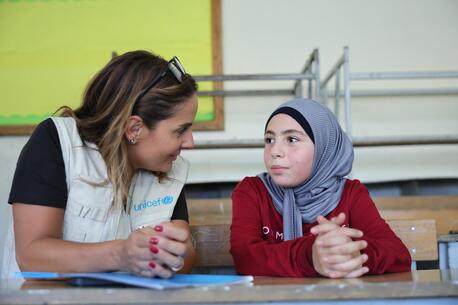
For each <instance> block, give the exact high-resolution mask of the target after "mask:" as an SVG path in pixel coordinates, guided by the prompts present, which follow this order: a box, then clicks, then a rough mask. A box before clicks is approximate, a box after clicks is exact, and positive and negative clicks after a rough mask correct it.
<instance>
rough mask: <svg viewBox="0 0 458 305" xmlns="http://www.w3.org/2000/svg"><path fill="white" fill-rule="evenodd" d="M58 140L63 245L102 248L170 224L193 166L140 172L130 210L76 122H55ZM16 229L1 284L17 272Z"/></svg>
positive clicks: (178, 163) (6, 253)
mask: <svg viewBox="0 0 458 305" xmlns="http://www.w3.org/2000/svg"><path fill="white" fill-rule="evenodd" d="M52 120H53V122H54V124H55V125H56V128H57V132H58V134H59V140H60V145H61V148H62V156H63V159H64V164H65V175H66V183H67V190H68V200H67V207H66V209H65V215H64V225H63V239H64V240H69V241H75V242H102V241H108V240H114V239H125V238H127V237H128V236H129V234H130V233H131V232H132V231H134V230H136V229H139V228H142V227H145V226H154V225H155V224H158V223H161V222H163V221H169V220H170V219H171V217H172V214H173V210H174V208H175V205H176V203H177V200H178V197H179V195H180V193H181V190H182V188H183V185H184V183H185V182H186V179H187V175H188V168H189V165H188V163H187V161H186V160H185V159H183V158H181V157H178V158H177V160H176V161H175V162H174V163H173V165H172V169H171V170H170V172H168V173H167V178H164V179H163V181H161V182H159V180H158V178H157V177H156V176H154V175H153V174H151V173H150V172H147V171H139V172H137V173H136V175H135V176H134V177H133V179H132V183H131V186H130V189H129V196H128V202H127V205H126V208H125V209H124V207H123V205H122V204H121V203H120V202H119V200H118V199H117V198H115V195H114V192H113V188H112V186H111V184H106V185H104V186H98V185H103V184H104V183H105V182H106V181H107V179H108V174H107V169H106V164H105V161H104V160H103V158H102V155H101V154H100V153H99V152H98V149H97V146H96V145H95V144H92V143H86V146H84V145H83V142H82V140H81V138H80V136H79V133H78V129H77V127H76V123H75V120H74V119H73V118H68V117H52ZM13 234H14V233H13V230H12V227H11V226H10V229H9V231H8V235H7V239H6V241H5V249H4V257H3V266H2V278H4V277H10V276H11V274H12V273H14V272H16V271H19V268H18V266H17V263H16V259H15V249H14V235H13Z"/></svg>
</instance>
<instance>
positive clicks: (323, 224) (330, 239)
mask: <svg viewBox="0 0 458 305" xmlns="http://www.w3.org/2000/svg"><path fill="white" fill-rule="evenodd" d="M344 221H345V214H344V213H340V214H339V215H338V216H337V217H333V218H331V219H330V220H327V219H326V218H324V217H323V216H318V218H317V222H318V224H317V225H316V226H314V227H313V228H311V229H310V232H311V233H312V234H314V235H317V237H316V239H315V242H314V244H313V247H312V258H313V266H314V268H315V270H316V272H318V273H319V274H321V275H323V276H326V277H330V278H354V277H359V276H361V275H363V274H365V273H367V272H368V271H369V269H368V268H367V267H365V266H363V264H364V263H365V262H366V261H367V259H368V256H367V254H361V250H363V249H365V248H366V247H367V242H366V241H365V240H353V239H352V238H361V237H362V236H363V232H362V231H360V230H357V229H353V228H348V227H345V226H344V225H343V224H344Z"/></svg>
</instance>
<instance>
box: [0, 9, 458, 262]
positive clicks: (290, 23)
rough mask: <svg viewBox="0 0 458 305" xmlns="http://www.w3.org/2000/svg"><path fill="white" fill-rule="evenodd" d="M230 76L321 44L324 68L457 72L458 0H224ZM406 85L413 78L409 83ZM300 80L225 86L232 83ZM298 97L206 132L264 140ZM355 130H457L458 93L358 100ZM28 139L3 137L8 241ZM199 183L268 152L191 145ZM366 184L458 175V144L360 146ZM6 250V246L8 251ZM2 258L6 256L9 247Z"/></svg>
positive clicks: (253, 103)
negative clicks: (338, 64)
mask: <svg viewBox="0 0 458 305" xmlns="http://www.w3.org/2000/svg"><path fill="white" fill-rule="evenodd" d="M222 9H223V12H222V19H223V20H222V22H223V25H222V27H223V29H222V34H223V53H224V54H223V62H224V72H225V73H226V74H242V73H250V74H251V73H297V72H299V71H300V70H301V69H302V66H303V64H304V62H305V60H306V58H307V57H308V56H309V54H310V53H311V52H312V50H313V49H314V48H319V50H320V57H321V63H322V70H321V73H322V75H324V74H326V73H327V71H328V70H329V69H330V68H331V66H332V65H333V64H334V62H335V61H336V60H337V58H338V57H340V56H341V54H342V49H343V46H349V48H350V62H351V70H352V71H353V72H370V71H428V70H449V71H451V70H454V71H458V56H457V55H456V54H457V51H456V50H458V18H456V13H457V12H458V1H455V0H404V1H399V0H372V1H364V0H347V1H339V0H322V1H311V0H288V1H286V0H285V1H280V0H277V1H275V0H222ZM404 84H405V85H404ZM278 86H280V87H282V88H289V87H291V86H292V83H288V82H285V83H271V82H243V83H240V82H238V83H226V85H225V87H226V88H227V89H243V88H272V87H278ZM368 86H371V87H373V88H380V87H382V88H390V87H400V86H404V87H405V88H412V87H414V86H423V87H438V86H446V87H451V86H454V87H455V88H458V81H447V82H445V81H444V80H440V81H429V80H428V81H416V82H412V81H410V82H401V81H396V82H378V83H377V84H376V83H367V82H365V83H362V82H360V83H357V82H352V88H354V89H358V88H367V87H368ZM288 98H289V97H286V96H285V97H273V98H267V97H262V98H227V99H226V102H225V131H223V132H196V133H195V138H196V139H197V140H198V139H221V138H223V139H234V138H240V139H243V138H261V137H262V132H263V127H264V123H265V120H266V118H267V116H268V114H269V113H270V112H271V111H272V110H273V109H274V108H275V107H276V106H277V105H278V104H280V103H281V102H283V101H285V100H287V99H288ZM352 111H353V134H354V136H371V135H376V136H381V135H422V134H427V135H434V134H449V135H457V134H458V120H457V118H458V96H452V97H421V98H419V97H410V98H389V99H388V98H354V99H353V109H352ZM25 141H26V138H25V137H3V138H0V168H1V169H2V175H1V176H0V202H2V204H0V224H1V225H0V245H1V242H2V240H1V239H2V238H3V236H4V234H5V225H4V224H5V223H6V221H7V217H6V215H7V213H8V212H9V210H8V209H9V207H8V205H7V204H3V203H6V201H7V197H8V194H9V188H10V184H11V179H12V175H13V172H14V168H15V163H16V160H17V157H18V155H19V152H20V149H21V148H22V146H23V145H24V143H25ZM184 155H185V156H186V157H188V158H189V159H190V161H191V164H192V168H191V174H190V182H191V183H192V182H207V181H237V180H240V179H241V178H242V177H243V176H246V175H254V174H256V173H258V172H260V171H262V170H263V164H262V150H261V149H250V150H218V151H216V150H211V151H203V150H199V151H197V150H196V151H188V152H184ZM353 176H354V177H356V178H360V179H361V180H362V181H363V182H372V181H390V180H403V179H421V178H447V177H454V178H456V177H458V145H435V146H432V147H428V146H404V147H397V148H396V147H382V148H357V149H356V156H355V164H354V171H353ZM1 248H2V247H0V249H1ZM0 255H1V254H0Z"/></svg>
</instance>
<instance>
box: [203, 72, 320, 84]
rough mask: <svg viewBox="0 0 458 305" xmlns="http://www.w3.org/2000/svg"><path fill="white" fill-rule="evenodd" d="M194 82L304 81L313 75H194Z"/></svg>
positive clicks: (312, 77)
mask: <svg viewBox="0 0 458 305" xmlns="http://www.w3.org/2000/svg"><path fill="white" fill-rule="evenodd" d="M194 79H195V80H196V81H200V82H205V81H214V82H221V81H239V80H304V79H314V75H312V74H308V73H284V74H232V75H231V74H225V75H196V76H194Z"/></svg>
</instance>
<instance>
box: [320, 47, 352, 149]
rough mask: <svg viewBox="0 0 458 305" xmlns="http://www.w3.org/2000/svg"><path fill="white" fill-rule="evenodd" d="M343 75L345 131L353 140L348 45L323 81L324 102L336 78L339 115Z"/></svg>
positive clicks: (335, 101)
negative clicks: (329, 87)
mask: <svg viewBox="0 0 458 305" xmlns="http://www.w3.org/2000/svg"><path fill="white" fill-rule="evenodd" d="M341 75H342V77H343V80H342V82H343V98H344V108H345V109H344V111H345V131H346V133H347V135H348V137H349V138H350V140H352V138H353V137H352V124H351V96H350V58H349V50H348V47H344V49H343V55H342V56H341V57H340V58H339V60H338V61H337V62H336V63H335V64H334V66H333V67H332V69H331V70H330V71H329V72H328V74H327V75H326V77H325V78H324V79H323V81H322V82H321V88H320V89H321V92H322V93H321V96H322V97H323V98H322V102H323V103H324V104H326V102H327V96H328V95H327V86H328V83H329V81H330V80H331V79H332V78H333V77H334V78H335V82H334V84H335V88H334V109H335V115H336V116H337V117H339V113H340V96H341V94H340V78H341Z"/></svg>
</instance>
